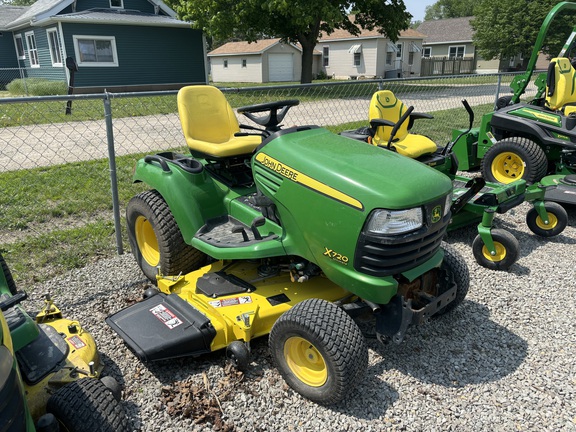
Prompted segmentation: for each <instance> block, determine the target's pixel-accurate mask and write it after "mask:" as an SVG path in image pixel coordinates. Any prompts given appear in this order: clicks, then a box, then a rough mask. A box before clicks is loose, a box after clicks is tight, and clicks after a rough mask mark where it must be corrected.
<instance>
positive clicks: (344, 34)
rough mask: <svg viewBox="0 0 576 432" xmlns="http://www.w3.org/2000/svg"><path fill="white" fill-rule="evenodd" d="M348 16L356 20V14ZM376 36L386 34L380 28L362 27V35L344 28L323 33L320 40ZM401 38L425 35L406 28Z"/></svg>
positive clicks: (414, 37) (419, 37) (421, 37)
mask: <svg viewBox="0 0 576 432" xmlns="http://www.w3.org/2000/svg"><path fill="white" fill-rule="evenodd" d="M348 18H350V21H352V22H354V21H355V16H354V15H349V16H348ZM375 37H385V36H384V35H382V34H381V33H380V32H378V30H376V29H374V30H365V29H362V28H360V35H358V36H354V35H352V34H350V33H349V32H348V31H347V30H342V29H336V30H334V31H333V32H332V33H330V34H329V35H328V34H326V33H322V35H321V36H320V41H329V40H336V39H354V38H357V39H358V38H375ZM399 37H400V38H405V39H423V38H424V35H423V34H422V33H421V32H420V31H417V30H414V29H411V28H409V29H406V30H402V31H401V32H400V36H399Z"/></svg>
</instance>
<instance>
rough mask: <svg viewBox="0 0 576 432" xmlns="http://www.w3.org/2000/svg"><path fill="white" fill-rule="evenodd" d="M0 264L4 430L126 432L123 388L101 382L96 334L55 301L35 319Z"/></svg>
mask: <svg viewBox="0 0 576 432" xmlns="http://www.w3.org/2000/svg"><path fill="white" fill-rule="evenodd" d="M0 265H1V268H2V271H1V272H0V309H1V311H2V313H0V431H2V432H8V431H11V432H22V431H35V430H37V431H43V432H58V431H59V430H60V431H69V432H86V431H93V432H102V431H108V432H120V431H122V432H124V431H126V430H127V428H128V423H127V418H126V415H125V414H124V411H123V410H122V407H121V406H120V403H119V399H120V392H121V389H120V386H119V384H118V383H117V382H116V381H115V380H114V379H113V378H111V377H104V378H102V379H98V378H99V377H100V374H101V371H102V368H103V365H102V363H101V362H100V359H99V356H98V351H97V349H96V344H95V342H94V339H93V338H92V336H91V335H90V334H89V333H88V332H86V330H84V329H83V328H82V327H81V325H80V323H79V322H78V321H71V320H68V319H65V318H63V317H62V313H61V312H60V311H59V310H58V308H57V307H56V306H55V305H54V304H53V303H52V301H50V299H49V297H47V298H46V301H45V306H44V308H43V309H42V310H41V311H40V313H38V314H37V315H36V318H35V319H32V318H31V316H30V315H29V314H28V313H27V312H26V311H25V310H24V309H23V308H22V306H21V304H20V303H21V302H22V301H23V300H24V299H26V293H25V292H23V291H17V289H16V285H15V284H14V280H13V278H12V274H11V273H10V270H9V269H8V266H7V265H6V262H5V261H4V258H3V257H2V255H0ZM116 398H117V399H116Z"/></svg>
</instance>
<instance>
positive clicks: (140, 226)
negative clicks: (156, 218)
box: [134, 216, 160, 267]
mask: <svg viewBox="0 0 576 432" xmlns="http://www.w3.org/2000/svg"><path fill="white" fill-rule="evenodd" d="M134 233H135V234H136V243H137V244H138V249H139V250H140V253H141V254H142V257H143V258H144V259H145V260H146V262H147V263H148V264H149V265H151V266H152V267H156V266H157V265H158V263H159V262H160V248H159V247H158V239H157V238H156V234H155V233H154V228H152V224H151V223H150V221H149V220H148V219H146V218H145V217H144V216H138V218H136V224H135V225H134Z"/></svg>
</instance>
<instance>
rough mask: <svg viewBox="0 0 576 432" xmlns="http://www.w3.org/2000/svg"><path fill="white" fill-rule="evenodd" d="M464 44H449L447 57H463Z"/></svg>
mask: <svg viewBox="0 0 576 432" xmlns="http://www.w3.org/2000/svg"><path fill="white" fill-rule="evenodd" d="M464 48H465V47H464V45H458V46H451V47H449V48H448V58H451V59H453V58H456V57H460V58H462V57H464V53H465V52H466V51H465V49H464Z"/></svg>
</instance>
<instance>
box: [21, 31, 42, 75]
mask: <svg viewBox="0 0 576 432" xmlns="http://www.w3.org/2000/svg"><path fill="white" fill-rule="evenodd" d="M24 35H25V36H26V45H27V46H28V57H29V58H30V66H32V67H40V62H39V61H38V49H37V48H36V37H34V32H33V31H31V32H28V33H24Z"/></svg>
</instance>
